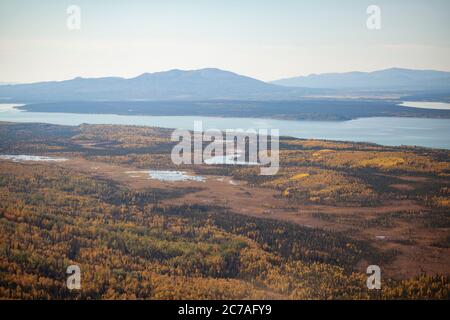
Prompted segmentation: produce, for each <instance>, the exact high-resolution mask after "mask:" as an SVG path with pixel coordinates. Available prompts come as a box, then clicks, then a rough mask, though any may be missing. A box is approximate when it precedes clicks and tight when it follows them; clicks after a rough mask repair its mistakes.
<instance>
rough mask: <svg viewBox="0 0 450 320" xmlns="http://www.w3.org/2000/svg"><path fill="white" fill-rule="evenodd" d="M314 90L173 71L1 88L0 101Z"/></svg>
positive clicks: (226, 96) (276, 94)
mask: <svg viewBox="0 0 450 320" xmlns="http://www.w3.org/2000/svg"><path fill="white" fill-rule="evenodd" d="M310 91H311V90H303V89H298V88H287V87H283V86H278V85H274V84H270V83H266V82H263V81H259V80H256V79H253V78H250V77H245V76H241V75H238V74H236V73H233V72H229V71H223V70H219V69H213V68H208V69H200V70H192V71H184V70H170V71H166V72H156V73H144V74H142V75H140V76H138V77H135V78H130V79H125V78H119V77H107V78H80V77H78V78H75V79H72V80H66V81H52V82H39V83H31V84H19V85H6V86H0V97H3V98H6V97H7V98H11V99H24V100H31V101H33V100H37V101H55V100H56V101H58V100H59V101H60V100H107V101H116V100H122V101H123V100H187V101H189V100H210V99H216V100H220V99H223V100H239V99H245V100H251V99H256V100H266V99H267V100H273V99H286V98H299V97H302V96H303V95H304V94H305V93H307V92H310Z"/></svg>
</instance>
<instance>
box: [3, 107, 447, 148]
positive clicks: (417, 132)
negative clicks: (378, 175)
mask: <svg viewBox="0 0 450 320" xmlns="http://www.w3.org/2000/svg"><path fill="white" fill-rule="evenodd" d="M14 106H15V105H13V104H0V121H11V122H43V123H52V124H60V125H79V124H82V123H88V124H122V125H139V126H153V127H155V126H156V127H162V128H180V129H193V126H194V121H198V120H202V121H203V129H204V130H206V129H219V130H225V129H249V128H253V129H279V130H280V134H281V135H284V136H292V137H296V138H306V139H327V140H338V141H360V142H372V143H377V144H382V145H389V146H398V145H415V146H423V147H432V148H445V149H450V119H423V118H400V117H376V118H360V119H355V120H350V121H289V120H274V119H259V118H220V117H199V116H158V117H153V116H127V115H113V114H69V113H44V112H24V111H20V110H17V109H15V108H14Z"/></svg>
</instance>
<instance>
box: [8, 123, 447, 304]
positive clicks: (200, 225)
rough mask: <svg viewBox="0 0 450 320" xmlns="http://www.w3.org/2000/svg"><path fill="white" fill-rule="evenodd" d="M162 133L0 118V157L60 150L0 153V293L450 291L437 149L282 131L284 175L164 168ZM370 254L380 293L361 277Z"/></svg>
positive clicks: (443, 159)
mask: <svg viewBox="0 0 450 320" xmlns="http://www.w3.org/2000/svg"><path fill="white" fill-rule="evenodd" d="M170 133H171V130H168V129H158V128H148V127H134V126H109V125H82V126H78V127H65V126H56V125H47V124H12V123H1V125H0V136H1V137H2V139H1V141H0V154H3V155H5V154H13V155H45V156H50V157H56V158H64V159H67V160H66V161H61V162H33V161H24V160H16V161H13V160H7V159H3V160H0V190H1V192H0V194H1V201H0V203H1V205H0V228H1V230H2V232H1V237H2V240H1V244H2V249H1V251H0V266H1V268H0V296H1V297H4V298H60V299H66V298H153V299H180V298H185V299H187V298H191V299H217V298H223V299H246V298H276V299H333V298H334V299H371V298H383V299H396V298H408V299H414V298H431V299H448V298H449V292H450V291H449V289H450V285H449V281H448V280H449V278H448V277H449V272H450V261H449V258H448V257H449V256H450V255H449V250H450V249H449V242H448V241H449V232H450V220H449V215H448V212H449V205H450V204H449V187H450V160H449V152H448V151H446V150H434V149H425V148H408V147H402V148H399V147H382V146H377V145H371V144H363V143H342V142H332V141H318V140H301V139H293V138H282V139H281V141H280V152H281V154H280V159H281V170H280V172H279V173H278V174H277V175H276V176H270V177H262V176H258V174H257V171H258V170H259V168H256V167H252V166H226V165H205V164H203V165H196V166H187V165H185V166H181V167H179V166H175V165H173V164H172V162H171V161H170V151H171V149H172V147H173V145H174V144H173V142H171V141H170ZM148 170H165V171H167V170H178V171H184V172H186V174H188V175H190V176H201V177H203V178H204V180H203V181H180V182H168V181H160V180H156V179H152V178H151V177H150V176H149V175H148ZM73 263H76V264H80V265H81V267H82V270H83V275H84V276H83V277H85V278H84V279H86V281H87V283H89V285H87V286H84V287H83V289H82V290H81V291H80V292H78V293H75V292H69V291H68V290H67V289H66V288H65V283H64V281H65V276H66V275H65V268H66V266H67V265H70V264H73ZM370 264H377V265H379V266H380V267H381V268H382V274H383V278H382V283H383V290H382V291H381V293H380V292H376V293H375V292H370V291H369V290H367V288H366V287H365V280H366V275H365V268H366V267H367V266H368V265H370Z"/></svg>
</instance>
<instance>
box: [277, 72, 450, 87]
mask: <svg viewBox="0 0 450 320" xmlns="http://www.w3.org/2000/svg"><path fill="white" fill-rule="evenodd" d="M271 83H272V84H276V85H281V86H287V87H302V88H327V89H366V90H374V91H376V90H443V89H445V90H448V89H450V72H444V71H433V70H411V69H400V68H392V69H386V70H380V71H374V72H347V73H324V74H312V75H309V76H300V77H294V78H287V79H281V80H276V81H273V82H271Z"/></svg>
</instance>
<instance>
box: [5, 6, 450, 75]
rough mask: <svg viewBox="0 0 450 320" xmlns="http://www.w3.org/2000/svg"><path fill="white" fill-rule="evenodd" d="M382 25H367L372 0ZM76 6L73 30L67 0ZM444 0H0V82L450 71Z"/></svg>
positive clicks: (447, 10) (447, 7)
mask: <svg viewBox="0 0 450 320" xmlns="http://www.w3.org/2000/svg"><path fill="white" fill-rule="evenodd" d="M372 4H376V5H378V6H379V7H380V9H381V29H380V30H369V29H368V28H367V26H366V20H367V18H368V14H367V13H366V9H367V7H368V6H369V5H372ZM70 5H77V6H79V8H80V10H81V20H80V21H81V25H80V26H81V29H80V30H69V29H68V28H67V19H68V17H69V16H70V14H68V13H67V8H68V7H69V6H70ZM449 9H450V3H449V2H448V1H444V0H431V1H425V0H413V1H404V0H394V1H393V0H390V1H387V0H379V1H376V2H375V3H373V2H372V1H366V0H362V1H352V0H344V1H340V2H336V1H332V0H323V1H321V2H320V3H305V2H300V1H290V0H285V1H283V2H282V3H280V1H271V0H270V1H264V3H261V2H259V1H254V0H248V1H244V2H242V1H221V0H218V1H205V0H198V1H195V2H191V3H188V2H187V1H180V0H172V1H164V2H149V1H141V0H134V1H127V2H116V1H112V2H111V1H104V0H100V1H96V2H95V3H94V2H92V1H87V0H78V1H66V0H63V1H58V3H55V2H54V1H49V0H44V1H40V2H29V1H24V0H15V1H12V0H4V1H2V2H1V3H0V70H1V73H0V82H8V83H11V82H12V83H29V82H39V81H50V80H66V79H72V78H75V77H78V76H80V77H107V76H119V77H125V78H131V77H135V76H137V75H139V74H142V73H144V72H159V71H167V70H171V69H183V70H193V69H201V68H205V67H214V68H219V69H222V70H229V71H232V72H235V73H238V74H241V75H246V76H249V77H253V78H256V79H260V80H263V81H273V80H276V79H281V78H288V77H294V76H300V75H308V74H319V73H334V72H339V73H340V72H350V71H363V72H370V71H375V70H380V69H388V68H391V67H398V68H408V69H421V70H424V69H425V70H441V71H450V59H448V57H449V56H450V39H448V37H447V35H446V31H447V30H449V29H450V20H449V19H448V17H447V13H448V12H449Z"/></svg>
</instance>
